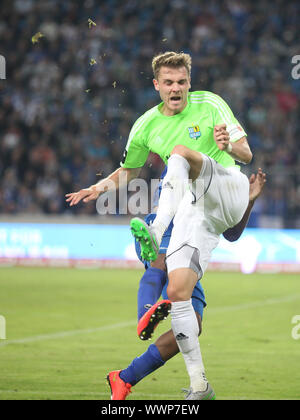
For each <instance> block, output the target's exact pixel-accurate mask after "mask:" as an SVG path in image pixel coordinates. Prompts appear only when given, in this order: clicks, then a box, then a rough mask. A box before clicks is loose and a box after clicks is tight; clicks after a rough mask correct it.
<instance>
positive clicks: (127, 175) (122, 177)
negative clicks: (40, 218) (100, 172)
mask: <svg viewBox="0 0 300 420" xmlns="http://www.w3.org/2000/svg"><path fill="white" fill-rule="evenodd" d="M140 170H141V168H130V169H128V168H119V169H117V170H116V171H115V172H113V173H112V174H110V175H109V176H108V177H107V178H105V179H102V180H100V181H99V182H97V184H94V185H91V186H90V187H88V188H83V189H82V190H80V191H77V192H73V193H68V194H66V195H65V197H66V201H67V202H68V203H69V204H70V206H75V205H76V204H78V203H79V202H80V201H81V200H83V202H84V203H88V202H89V201H92V200H97V198H98V197H99V196H100V195H101V194H103V193H105V192H107V191H111V190H118V189H119V188H120V187H122V186H125V185H127V184H128V183H129V182H130V181H131V180H132V179H134V178H137V177H138V176H139V173H140Z"/></svg>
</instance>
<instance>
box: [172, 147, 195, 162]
mask: <svg viewBox="0 0 300 420" xmlns="http://www.w3.org/2000/svg"><path fill="white" fill-rule="evenodd" d="M189 150H190V149H188V148H187V147H186V146H183V145H182V144H177V145H176V146H175V147H174V148H173V150H172V152H171V156H172V155H180V156H182V157H184V158H185V159H188V151H189Z"/></svg>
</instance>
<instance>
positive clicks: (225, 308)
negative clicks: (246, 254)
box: [0, 295, 300, 347]
mask: <svg viewBox="0 0 300 420" xmlns="http://www.w3.org/2000/svg"><path fill="white" fill-rule="evenodd" d="M299 299H300V295H288V296H283V297H281V298H273V299H265V300H261V301H256V302H250V303H243V304H239V305H231V306H221V307H216V308H208V311H209V313H210V314H215V313H216V314H217V313H222V312H230V311H239V310H243V309H250V308H258V307H262V306H266V305H277V304H280V303H286V302H292V301H295V300H299ZM134 325H136V320H131V321H127V322H122V323H118V324H112V325H104V326H102V327H97V328H87V329H82V330H71V331H61V332H57V333H53V334H42V335H34V336H32V337H25V338H19V339H15V340H1V342H0V347H4V346H7V345H9V344H26V343H34V342H36V341H44V340H56V339H59V338H65V337H71V336H74V335H78V334H90V333H95V332H99V331H109V330H113V329H116V328H126V327H131V326H134Z"/></svg>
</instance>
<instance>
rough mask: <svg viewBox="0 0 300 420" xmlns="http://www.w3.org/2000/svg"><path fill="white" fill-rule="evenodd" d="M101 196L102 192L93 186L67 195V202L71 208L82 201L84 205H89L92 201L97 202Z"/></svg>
mask: <svg viewBox="0 0 300 420" xmlns="http://www.w3.org/2000/svg"><path fill="white" fill-rule="evenodd" d="M99 195H100V191H99V190H98V189H97V188H96V185H91V186H90V187H89V188H84V189H82V190H80V191H78V192H73V193H69V194H66V195H65V197H66V202H68V203H70V207H71V206H75V205H76V204H78V203H79V202H80V201H81V200H83V202H84V203H88V202H89V201H91V200H97V198H98V197H99Z"/></svg>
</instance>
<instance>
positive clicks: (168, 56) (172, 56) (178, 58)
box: [152, 51, 192, 79]
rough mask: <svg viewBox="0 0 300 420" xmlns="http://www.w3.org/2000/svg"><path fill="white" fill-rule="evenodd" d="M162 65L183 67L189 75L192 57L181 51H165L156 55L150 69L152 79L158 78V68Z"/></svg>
mask: <svg viewBox="0 0 300 420" xmlns="http://www.w3.org/2000/svg"><path fill="white" fill-rule="evenodd" d="M162 66H166V67H172V68H178V67H183V66H184V67H185V68H186V69H187V72H188V74H189V77H191V67H192V57H191V56H190V55H189V54H185V53H183V52H181V53H176V52H174V51H167V52H165V53H161V54H158V55H156V56H155V57H154V58H153V60H152V70H153V75H154V79H157V78H158V74H159V70H160V69H161V67H162Z"/></svg>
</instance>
